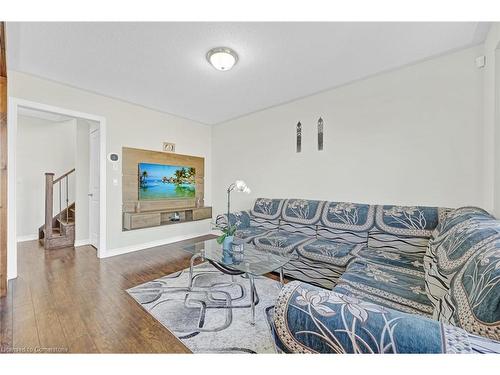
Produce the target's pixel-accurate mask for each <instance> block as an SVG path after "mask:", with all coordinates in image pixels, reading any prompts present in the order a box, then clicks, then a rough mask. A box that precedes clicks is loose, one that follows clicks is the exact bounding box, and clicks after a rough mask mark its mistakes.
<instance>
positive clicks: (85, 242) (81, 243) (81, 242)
mask: <svg viewBox="0 0 500 375" xmlns="http://www.w3.org/2000/svg"><path fill="white" fill-rule="evenodd" d="M85 245H90V238H87V239H85V240H76V241H75V247H77V246H85Z"/></svg>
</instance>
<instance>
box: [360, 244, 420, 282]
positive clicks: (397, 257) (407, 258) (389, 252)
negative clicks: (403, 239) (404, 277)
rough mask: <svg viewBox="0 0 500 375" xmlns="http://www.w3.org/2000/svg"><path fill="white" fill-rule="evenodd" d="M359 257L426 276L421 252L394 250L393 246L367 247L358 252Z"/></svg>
mask: <svg viewBox="0 0 500 375" xmlns="http://www.w3.org/2000/svg"><path fill="white" fill-rule="evenodd" d="M357 258H358V259H360V260H362V261H366V262H371V263H377V264H383V265H385V266H387V267H392V268H393V269H395V270H399V271H402V272H404V271H405V270H410V271H411V272H412V274H414V275H417V274H418V273H419V274H420V275H421V277H424V260H423V259H424V258H423V256H422V255H421V254H408V253H403V252H401V251H394V250H393V249H392V248H389V249H384V248H379V249H372V248H369V247H365V248H363V249H362V250H361V251H360V252H359V253H358V254H357Z"/></svg>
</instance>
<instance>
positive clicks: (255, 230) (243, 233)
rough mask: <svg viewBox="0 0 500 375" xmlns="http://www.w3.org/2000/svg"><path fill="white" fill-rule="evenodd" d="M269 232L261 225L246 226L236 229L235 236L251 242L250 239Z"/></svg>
mask: <svg viewBox="0 0 500 375" xmlns="http://www.w3.org/2000/svg"><path fill="white" fill-rule="evenodd" d="M267 232H269V230H267V229H265V228H261V227H254V226H250V227H246V228H242V229H238V230H237V231H236V233H235V237H236V238H239V239H241V240H243V241H244V242H252V240H253V239H254V238H255V237H257V236H262V235H264V234H266V233H267Z"/></svg>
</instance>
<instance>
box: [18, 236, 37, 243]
mask: <svg viewBox="0 0 500 375" xmlns="http://www.w3.org/2000/svg"><path fill="white" fill-rule="evenodd" d="M33 240H38V234H28V235H26V236H18V237H17V242H25V241H33Z"/></svg>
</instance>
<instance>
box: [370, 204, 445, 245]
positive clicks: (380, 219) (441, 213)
mask: <svg viewBox="0 0 500 375" xmlns="http://www.w3.org/2000/svg"><path fill="white" fill-rule="evenodd" d="M446 212H447V209H441V208H437V207H424V206H377V208H376V213H375V226H374V227H373V228H372V229H371V230H370V232H369V234H368V247H370V248H372V249H377V248H392V249H393V250H398V251H402V252H406V253H410V254H418V253H420V254H422V255H423V254H425V252H426V250H427V244H428V242H429V237H430V236H431V233H432V231H433V230H434V229H435V228H436V226H437V225H438V223H439V222H440V220H442V219H443V218H444V217H445V215H446Z"/></svg>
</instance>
